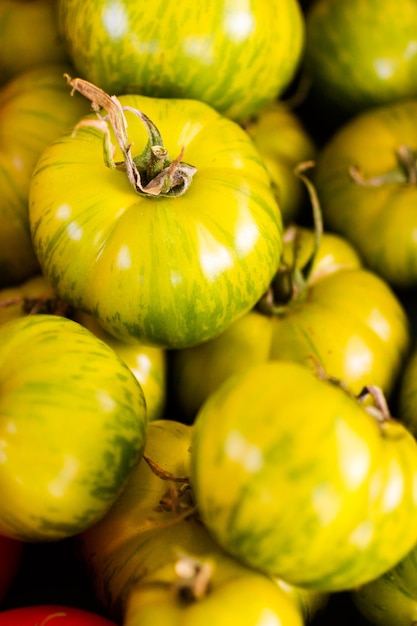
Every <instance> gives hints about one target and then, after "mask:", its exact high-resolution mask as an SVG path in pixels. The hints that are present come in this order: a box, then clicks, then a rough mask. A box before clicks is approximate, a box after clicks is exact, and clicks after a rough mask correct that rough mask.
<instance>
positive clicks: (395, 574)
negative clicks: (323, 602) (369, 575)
mask: <svg viewBox="0 0 417 626" xmlns="http://www.w3.org/2000/svg"><path fill="white" fill-rule="evenodd" d="M350 596H351V598H352V600H353V602H354V604H355V606H356V607H357V609H358V610H359V612H360V613H361V614H362V615H363V616H364V617H365V618H366V619H367V620H368V621H369V623H370V624H375V625H376V626H392V624H395V626H413V625H414V624H415V623H416V622H417V548H416V547H414V548H413V549H412V550H411V551H410V552H409V553H408V554H407V555H406V556H405V557H404V558H403V559H402V560H401V561H400V562H399V563H397V564H396V565H395V567H393V568H392V569H390V570H388V571H387V572H385V573H384V574H383V575H382V576H379V577H378V578H376V579H375V580H372V581H371V582H369V583H368V584H367V585H362V586H360V587H358V588H357V589H354V590H352V591H351V594H350Z"/></svg>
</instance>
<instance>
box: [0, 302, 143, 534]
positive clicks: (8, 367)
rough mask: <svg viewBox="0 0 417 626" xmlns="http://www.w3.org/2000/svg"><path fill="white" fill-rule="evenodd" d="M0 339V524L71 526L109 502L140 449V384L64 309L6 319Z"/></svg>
mask: <svg viewBox="0 0 417 626" xmlns="http://www.w3.org/2000/svg"><path fill="white" fill-rule="evenodd" d="M0 346H1V349H0V377H1V387H2V389H3V393H2V397H1V423H0V432H1V438H0V441H1V448H0V452H1V460H2V463H1V465H0V490H1V493H2V494H3V497H2V499H1V502H0V532H1V533H2V534H4V535H6V536H9V537H12V538H16V539H21V540H24V541H51V540H57V539H62V538H65V537H69V536H72V535H73V534H76V533H78V532H80V531H81V530H84V529H85V528H87V527H88V526H89V525H91V524H93V523H94V522H95V521H97V519H99V518H100V517H101V516H102V515H104V513H105V512H106V511H107V510H108V509H109V508H110V506H111V505H112V504H113V502H114V501H115V499H116V498H117V497H118V496H119V494H120V492H121V490H122V489H123V486H124V484H125V482H126V480H127V478H128V476H129V473H130V472H131V471H132V470H133V468H134V466H135V464H136V463H137V461H138V459H139V458H140V456H141V454H142V452H143V448H144V444H145V436H146V424H147V415H146V406H145V399H144V395H143V391H142V389H141V387H140V385H139V383H138V381H137V380H136V378H135V377H134V376H133V374H132V372H131V371H130V370H129V368H128V367H127V365H126V364H125V363H123V361H122V360H121V359H120V358H119V357H117V355H116V354H115V353H114V352H113V351H112V350H111V348H110V347H109V346H107V345H106V344H105V343H104V342H102V341H100V340H99V339H98V338H97V337H95V336H94V335H93V334H92V333H90V331H88V330H87V329H85V328H83V327H82V326H81V325H80V324H77V323H76V322H73V321H72V320H69V319H66V318H64V317H60V316H57V315H46V314H45V315H27V316H25V317H20V318H16V319H13V320H10V321H8V322H4V323H3V324H1V325H0ZM39 459H42V462H41V463H40V462H39Z"/></svg>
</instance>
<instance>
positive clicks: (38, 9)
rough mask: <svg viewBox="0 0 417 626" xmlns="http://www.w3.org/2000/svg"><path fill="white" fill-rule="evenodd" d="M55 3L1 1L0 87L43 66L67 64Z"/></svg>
mask: <svg viewBox="0 0 417 626" xmlns="http://www.w3.org/2000/svg"><path fill="white" fill-rule="evenodd" d="M55 9H56V3H55V0H18V1H17V0H1V1H0V41H1V47H0V84H2V83H5V82H7V81H8V80H10V79H11V78H13V77H14V76H17V75H18V74H20V73H21V72H25V71H26V70H29V69H31V68H32V67H36V66H39V65H44V64H46V63H69V59H68V55H67V52H66V50H65V46H64V42H63V41H62V40H61V38H60V37H59V35H58V28H57V20H56V14H55Z"/></svg>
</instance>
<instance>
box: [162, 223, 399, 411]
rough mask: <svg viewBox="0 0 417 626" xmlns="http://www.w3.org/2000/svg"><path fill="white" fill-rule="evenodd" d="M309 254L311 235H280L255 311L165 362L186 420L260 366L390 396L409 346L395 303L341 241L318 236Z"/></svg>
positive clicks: (294, 231) (292, 230)
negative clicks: (292, 368) (271, 364)
mask: <svg viewBox="0 0 417 626" xmlns="http://www.w3.org/2000/svg"><path fill="white" fill-rule="evenodd" d="M314 246H315V235H314V233H313V231H312V230H311V229H306V228H303V227H299V226H298V227H294V226H290V227H288V228H287V229H286V231H285V233H284V251H283V256H282V261H281V267H280V270H279V271H278V273H277V275H276V277H275V280H274V281H273V282H272V284H271V289H270V291H269V292H268V293H267V294H266V296H265V297H264V298H262V299H261V301H260V302H259V303H258V305H257V306H256V307H255V308H254V309H252V310H251V311H250V312H249V313H247V314H246V315H245V316H243V317H241V318H239V319H238V320H236V321H235V322H234V323H233V324H231V325H230V326H229V328H227V329H226V330H225V331H224V332H223V333H222V334H221V335H220V336H219V337H216V338H215V339H213V340H211V341H206V342H204V343H202V344H199V345H197V346H194V347H191V348H187V349H184V350H178V351H175V352H174V353H173V354H172V355H171V364H172V365H171V368H170V375H171V378H172V389H173V394H174V395H175V399H176V402H177V404H178V406H179V407H180V410H181V411H182V412H183V413H184V415H186V416H187V417H188V419H192V418H193V417H194V416H195V414H196V412H197V410H198V409H199V407H200V406H201V404H202V403H203V402H204V400H205V399H206V398H207V397H208V396H209V395H210V394H211V393H212V392H213V391H214V390H215V389H217V388H218V387H219V385H220V384H221V383H222V382H223V381H224V380H225V379H226V378H227V377H228V376H230V375H232V374H233V373H236V372H240V371H244V370H246V369H247V368H248V367H250V366H252V365H254V364H255V363H262V362H265V361H268V360H290V361H295V362H297V363H301V364H304V365H306V366H307V367H309V368H310V369H312V370H313V371H317V368H318V367H320V368H322V369H323V370H324V372H325V373H326V374H327V375H328V376H331V377H333V378H337V379H339V380H341V381H343V382H344V383H345V384H347V385H348V386H349V387H350V389H351V390H352V391H353V392H354V393H359V392H360V391H361V390H362V388H363V387H364V386H366V385H368V384H369V385H371V384H372V385H377V386H379V387H381V388H382V389H383V391H384V393H385V396H386V397H389V396H390V395H391V394H392V392H393V389H394V386H395V385H396V383H397V381H398V378H399V375H400V372H401V369H402V367H403V365H404V362H405V359H406V357H407V355H408V350H409V348H410V340H411V330H410V323H409V320H408V317H407V314H406V311H405V309H404V307H403V305H402V303H401V301H400V300H399V298H398V297H397V295H396V294H395V292H394V291H393V290H392V289H391V287H390V286H389V285H388V284H387V283H386V282H385V281H384V280H383V279H381V278H380V277H379V276H378V275H377V274H375V273H373V272H370V271H369V270H367V269H366V268H364V267H363V265H362V262H361V260H360V258H359V256H358V254H357V252H356V251H355V249H354V248H353V246H352V245H351V244H350V243H349V241H348V240H347V239H345V238H343V237H340V236H337V235H334V234H332V233H329V232H325V233H323V234H322V236H321V237H320V241H319V246H318V249H317V250H315V248H314ZM202 372H204V376H202V375H201V373H202Z"/></svg>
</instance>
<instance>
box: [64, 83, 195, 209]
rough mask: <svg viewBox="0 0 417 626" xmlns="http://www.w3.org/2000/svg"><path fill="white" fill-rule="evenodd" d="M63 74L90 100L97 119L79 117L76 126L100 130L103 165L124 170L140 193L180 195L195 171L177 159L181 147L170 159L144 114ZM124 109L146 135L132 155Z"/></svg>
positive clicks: (157, 131)
mask: <svg viewBox="0 0 417 626" xmlns="http://www.w3.org/2000/svg"><path fill="white" fill-rule="evenodd" d="M65 77H66V79H67V82H68V84H69V85H71V87H72V88H73V92H74V91H79V92H80V93H81V94H82V95H83V96H85V97H86V98H88V99H89V100H90V101H91V104H92V108H93V110H94V111H95V112H96V114H97V120H82V121H81V122H80V123H79V124H78V125H77V126H76V129H77V128H79V127H81V126H93V127H96V128H98V129H99V130H100V131H102V132H103V150H104V162H105V164H106V166H107V167H110V168H111V169H119V170H123V171H125V172H126V174H127V177H128V180H129V182H130V184H131V186H132V187H133V189H134V190H135V191H136V192H137V193H138V194H140V195H143V196H147V197H160V196H181V195H182V194H184V193H185V192H186V191H187V189H188V187H189V186H190V184H191V181H192V178H193V176H194V174H195V173H196V171H197V170H196V168H195V167H194V166H193V165H190V164H189V163H185V162H184V161H181V158H182V156H183V152H184V150H181V152H180V154H179V155H178V156H177V157H176V158H175V159H174V160H172V159H170V157H169V156H168V153H167V150H166V149H165V147H164V145H163V140H162V137H161V134H160V132H159V130H158V128H157V127H156V126H155V124H154V123H153V122H152V120H150V119H149V117H148V116H147V115H145V114H144V113H142V112H141V111H139V110H138V109H135V108H133V107H129V106H122V105H121V103H120V101H119V100H118V99H117V97H116V96H109V95H108V94H106V93H105V92H104V91H102V90H101V89H100V88H98V87H96V86H95V85H93V84H92V83H89V82H88V81H86V80H83V79H81V78H74V79H73V78H71V77H70V76H68V74H65ZM101 109H104V110H105V111H106V112H107V115H105V116H103V115H101V113H100V111H101ZM125 111H129V112H130V113H133V114H134V115H136V116H137V117H138V118H139V119H140V120H141V122H142V123H143V124H144V126H145V128H146V131H147V134H148V142H147V144H146V146H145V149H144V150H143V152H142V154H140V155H138V156H136V157H133V156H132V154H131V144H130V142H129V138H128V135H127V122H126V117H125ZM109 124H110V127H111V128H112V129H113V131H114V134H115V137H116V140H117V143H118V145H119V148H120V150H121V151H122V154H123V156H124V160H123V161H120V162H115V161H114V158H113V154H114V146H113V145H112V143H111V139H110V128H109ZM76 129H75V130H76Z"/></svg>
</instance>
